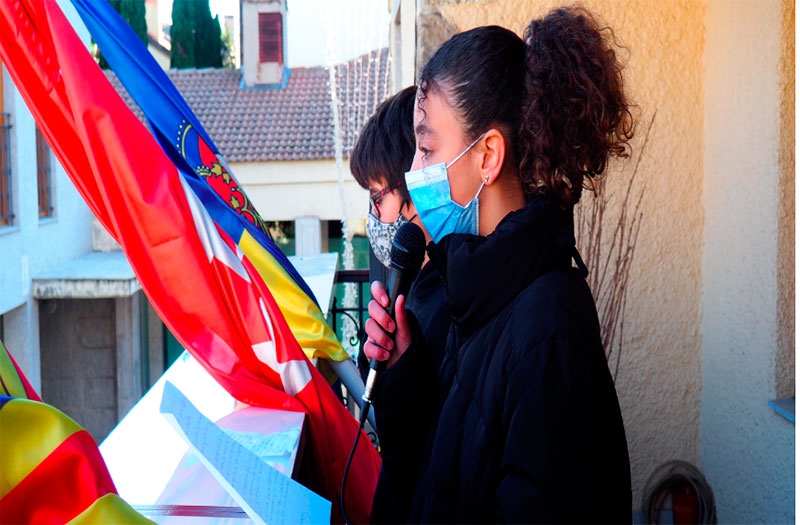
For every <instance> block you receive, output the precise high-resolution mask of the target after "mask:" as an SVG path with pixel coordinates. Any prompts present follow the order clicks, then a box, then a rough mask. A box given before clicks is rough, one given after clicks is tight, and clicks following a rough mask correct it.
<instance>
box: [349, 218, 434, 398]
mask: <svg viewBox="0 0 800 525" xmlns="http://www.w3.org/2000/svg"><path fill="white" fill-rule="evenodd" d="M424 257H425V235H424V234H423V233H422V230H421V229H420V227H419V226H417V225H416V224H414V223H411V222H408V223H405V224H403V225H402V226H400V228H399V229H398V230H397V234H396V235H395V238H394V241H393V242H392V251H391V258H392V264H391V273H390V275H389V282H388V283H387V286H386V288H385V289H384V287H383V285H382V284H381V283H379V282H377V281H376V282H374V283H372V286H371V288H370V290H371V292H372V297H373V300H372V301H370V303H369V307H368V309H369V315H370V318H369V319H367V323H366V325H365V329H366V332H367V336H368V338H367V343H366V344H365V345H364V353H365V354H366V355H367V357H370V358H371V359H370V364H369V368H370V371H369V375H368V376H367V383H366V387H365V390H364V395H363V396H362V399H363V400H364V401H366V402H367V403H371V402H372V388H373V386H374V384H375V379H376V377H377V375H378V373H379V372H381V371H382V370H383V368H384V367H385V365H386V361H387V360H388V359H390V358H391V359H393V360H396V359H397V358H399V357H400V355H402V353H403V352H405V350H406V349H407V348H408V345H409V344H410V341H409V340H408V338H409V333H408V325H407V323H406V320H405V311H404V308H405V296H406V295H407V294H408V291H409V290H410V289H411V283H412V282H413V281H414V279H415V278H416V276H417V274H418V273H419V269H420V268H421V267H422V260H423V259H424ZM400 296H402V297H403V298H402V299H400V301H398V300H397V299H398V297H400Z"/></svg>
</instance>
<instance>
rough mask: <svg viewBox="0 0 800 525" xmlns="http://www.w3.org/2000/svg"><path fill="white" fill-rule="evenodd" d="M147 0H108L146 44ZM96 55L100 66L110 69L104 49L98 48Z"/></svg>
mask: <svg viewBox="0 0 800 525" xmlns="http://www.w3.org/2000/svg"><path fill="white" fill-rule="evenodd" d="M144 1H145V0H108V3H109V4H111V7H113V8H114V11H116V12H117V13H119V14H120V15H121V16H122V18H123V19H124V20H125V21H126V22H128V25H129V26H131V27H132V28H133V30H134V32H135V33H136V34H137V35H139V38H141V39H142V42H144V44H145V45H147V20H146V19H145V8H144ZM96 56H97V59H98V62H99V63H100V67H101V68H103V69H108V62H107V61H106V59H105V57H104V56H103V53H102V50H101V49H97V51H96Z"/></svg>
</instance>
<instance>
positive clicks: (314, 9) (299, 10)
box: [158, 0, 390, 67]
mask: <svg viewBox="0 0 800 525" xmlns="http://www.w3.org/2000/svg"><path fill="white" fill-rule="evenodd" d="M388 4H389V3H388V2H387V1H386V0H287V9H288V10H287V15H286V17H287V20H286V23H287V37H286V38H287V46H288V48H287V56H286V58H287V63H288V65H289V67H312V66H320V65H327V64H329V63H339V62H343V61H345V60H348V59H350V58H354V57H356V56H359V55H362V54H364V53H366V52H368V51H371V50H373V49H379V48H381V47H386V46H387V45H388V42H389V17H390V14H389V12H388V7H387V6H388ZM209 7H210V8H211V14H212V15H216V14H218V15H220V18H222V16H223V15H233V16H238V14H239V2H238V0H209ZM158 11H159V19H161V20H169V18H170V15H171V13H172V1H171V0H159V3H158Z"/></svg>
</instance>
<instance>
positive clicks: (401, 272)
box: [339, 222, 425, 525]
mask: <svg viewBox="0 0 800 525" xmlns="http://www.w3.org/2000/svg"><path fill="white" fill-rule="evenodd" d="M424 258H425V234H424V233H422V230H421V229H420V227H419V226H417V225H416V224H414V223H413V222H407V223H405V224H403V225H402V226H400V228H398V230H397V234H395V237H394V240H393V241H392V252H391V260H392V272H391V274H390V277H389V283H388V290H387V293H388V294H389V306H388V307H387V308H386V310H387V312H388V313H389V315H391V316H392V319H394V304H395V300H396V299H397V297H398V296H399V295H406V294H408V292H409V290H410V289H411V283H412V282H413V281H414V279H416V277H417V274H418V273H419V270H420V268H421V267H422V261H423V259H424ZM385 366H386V363H385V362H384V361H378V360H376V359H372V360H371V361H370V366H369V368H370V371H369V375H368V376H367V381H366V385H365V388H364V395H363V396H362V397H361V399H362V400H363V401H364V405H363V407H362V409H361V417H360V418H359V419H360V422H359V425H358V432H357V433H356V438H355V441H354V442H353V449H352V450H351V451H350V456H349V457H348V458H347V463H346V464H345V466H344V473H343V474H342V490H341V492H340V494H339V505H340V506H341V508H342V517H343V518H344V521H345V523H346V524H348V525H350V523H351V521H350V519H349V518H348V517H347V512H346V510H345V506H344V491H345V487H346V485H347V473H348V472H349V470H350V463H351V462H352V460H353V456H355V453H356V448H357V447H358V440H359V438H360V437H361V432H362V431H363V429H364V424H365V422H366V420H367V414H369V409H370V407H371V406H372V388H373V386H374V384H375V379H376V377H377V375H378V373H379V372H380V371H382V370H383V368H384V367H385Z"/></svg>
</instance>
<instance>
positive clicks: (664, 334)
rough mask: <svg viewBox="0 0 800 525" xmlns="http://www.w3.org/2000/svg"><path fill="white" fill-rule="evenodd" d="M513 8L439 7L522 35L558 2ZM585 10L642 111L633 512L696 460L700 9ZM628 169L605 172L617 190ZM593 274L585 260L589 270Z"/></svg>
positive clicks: (688, 4)
mask: <svg viewBox="0 0 800 525" xmlns="http://www.w3.org/2000/svg"><path fill="white" fill-rule="evenodd" d="M525 4H526V5H525V7H524V8H522V7H520V3H519V2H516V1H514V0H496V1H494V2H485V3H473V4H461V5H458V4H452V5H444V6H442V11H443V12H444V13H446V16H447V17H448V18H450V19H451V20H453V21H455V22H456V25H457V26H458V27H459V29H460V30H463V29H467V28H469V27H472V26H476V25H483V24H499V25H503V26H505V27H508V28H511V29H513V30H515V31H518V32H519V33H521V32H522V31H523V30H524V28H525V25H527V22H529V21H530V19H531V18H535V17H538V16H541V15H543V14H544V13H545V12H547V11H548V10H549V9H550V8H552V7H554V6H557V5H561V4H563V2H556V1H549V2H536V3H535V6H533V5H532V3H525ZM630 4H631V2H623V1H619V0H606V1H600V0H596V1H586V2H584V5H585V6H586V7H587V8H589V9H590V10H591V11H592V12H594V13H596V14H598V15H599V16H600V17H601V18H602V20H604V21H605V22H606V23H607V24H608V25H610V26H611V27H612V28H614V31H615V34H616V36H617V38H618V40H619V41H620V42H621V43H622V44H624V45H625V46H627V47H628V48H629V50H630V52H629V58H628V59H627V61H628V63H627V67H626V69H625V79H626V81H627V88H628V90H629V93H630V95H631V97H632V99H633V100H634V101H635V103H636V104H637V105H638V107H637V108H636V114H637V116H638V117H639V121H640V126H639V131H640V134H639V137H638V138H637V139H636V141H635V143H634V154H633V157H632V158H633V159H635V158H636V157H637V156H638V154H639V153H640V152H639V151H638V150H637V148H641V146H642V144H643V141H642V140H641V139H642V138H643V134H644V128H645V125H644V124H646V122H647V121H649V119H650V118H651V117H652V116H653V113H654V112H656V117H655V121H654V124H653V129H652V131H651V134H650V137H649V141H648V144H647V148H646V150H645V152H644V155H643V157H642V160H641V164H640V166H639V172H638V173H637V179H638V180H639V181H641V182H644V183H645V184H646V189H645V194H644V201H643V213H644V215H643V219H642V226H641V230H640V233H639V237H638V242H637V245H636V255H635V259H634V263H633V266H632V269H631V276H630V281H629V282H630V285H629V291H628V303H627V312H626V317H625V338H624V343H623V350H622V357H621V362H620V368H619V373H618V376H617V381H616V385H617V392H618V395H619V400H620V405H621V407H622V412H623V417H624V420H625V428H626V433H627V437H628V446H629V449H630V458H631V472H632V481H633V488H634V506H636V507H638V506H639V505H638V503H639V501H640V499H641V493H642V489H643V487H644V485H645V482H646V481H647V477H648V476H649V475H650V474H651V473H652V472H653V470H654V469H655V468H656V467H657V466H658V465H660V464H661V463H663V462H665V461H667V460H670V459H676V458H679V459H684V460H687V461H690V462H692V463H696V462H697V459H698V455H697V452H698V431H699V415H700V409H699V403H700V383H701V361H700V349H701V340H700V333H699V319H700V297H701V295H700V294H701V290H702V246H703V244H702V238H701V235H702V229H703V207H702V173H703V155H702V136H703V112H702V111H701V105H702V101H703V84H702V79H703V55H702V49H703V20H704V10H705V8H704V4H703V3H702V2H697V1H695V0H682V1H677V0H676V1H671V2H663V1H660V0H639V1H637V2H636V3H635V8H632V7H631V5H630ZM630 172H631V166H629V165H628V166H626V165H624V164H618V165H617V166H616V170H615V172H612V173H610V174H609V177H608V181H609V185H610V188H611V189H612V191H616V192H617V193H621V188H620V184H619V183H620V182H622V181H621V180H620V179H617V183H616V184H615V183H614V181H615V175H619V177H620V178H621V177H623V176H627V174H628V173H630ZM587 264H592V261H587Z"/></svg>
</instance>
